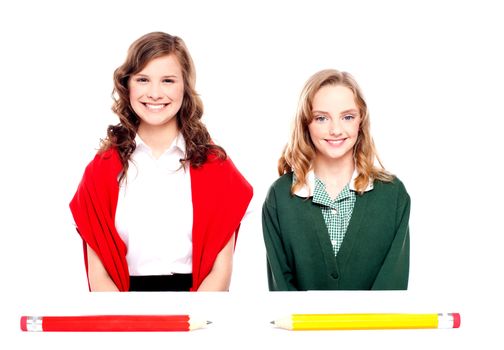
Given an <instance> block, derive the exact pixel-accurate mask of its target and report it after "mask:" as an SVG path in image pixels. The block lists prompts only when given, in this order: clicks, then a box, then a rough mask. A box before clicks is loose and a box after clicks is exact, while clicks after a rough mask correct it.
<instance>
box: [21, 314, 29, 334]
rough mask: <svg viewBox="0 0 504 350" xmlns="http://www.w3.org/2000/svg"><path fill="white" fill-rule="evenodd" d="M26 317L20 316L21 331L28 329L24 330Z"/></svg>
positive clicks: (25, 329)
mask: <svg viewBox="0 0 504 350" xmlns="http://www.w3.org/2000/svg"><path fill="white" fill-rule="evenodd" d="M27 319H28V317H26V316H21V330H22V331H25V332H26V331H27V330H28V329H27V328H26V321H27Z"/></svg>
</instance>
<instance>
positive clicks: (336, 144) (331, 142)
mask: <svg viewBox="0 0 504 350" xmlns="http://www.w3.org/2000/svg"><path fill="white" fill-rule="evenodd" d="M345 140H346V138H345V139H339V140H328V139H325V141H326V142H327V143H328V144H330V145H332V146H339V145H341V144H342V143H343V142H345Z"/></svg>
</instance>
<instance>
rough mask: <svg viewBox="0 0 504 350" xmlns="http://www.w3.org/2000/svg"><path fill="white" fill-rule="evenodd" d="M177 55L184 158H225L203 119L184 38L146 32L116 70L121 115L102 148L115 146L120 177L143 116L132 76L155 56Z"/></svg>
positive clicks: (199, 162) (116, 97) (117, 108)
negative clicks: (133, 95)
mask: <svg viewBox="0 0 504 350" xmlns="http://www.w3.org/2000/svg"><path fill="white" fill-rule="evenodd" d="M172 54H173V55H175V56H176V57H177V59H178V62H179V64H180V66H181V69H182V77H183V81H184V97H183V101H182V105H181V107H180V110H179V111H178V113H177V116H176V118H177V127H178V129H179V131H180V132H181V133H182V136H183V137H184V140H185V142H186V155H185V158H184V159H182V160H181V162H185V161H189V163H190V165H191V166H192V167H199V166H201V165H203V164H204V163H205V162H206V161H207V160H208V157H209V155H210V154H214V155H215V156H217V157H218V158H220V159H226V157H227V155H226V152H225V151H224V149H223V148H222V147H220V146H217V145H214V144H213V143H212V140H211V138H210V134H209V133H208V131H207V129H206V127H205V125H204V124H203V122H202V121H201V117H202V116H203V103H202V102H201V99H200V97H199V96H198V94H197V93H196V90H195V85H196V70H195V67H194V63H193V60H192V58H191V55H190V54H189V51H188V50H187V47H186V45H185V43H184V41H183V40H182V39H181V38H179V37H177V36H173V35H170V34H167V33H163V32H152V33H148V34H145V35H144V36H142V37H140V38H139V39H137V40H136V41H135V42H133V43H132V44H131V46H130V47H129V49H128V54H127V57H126V60H125V62H124V63H123V64H122V65H121V66H119V67H118V68H117V69H116V70H115V71H114V89H113V91H112V98H113V100H114V103H113V105H112V111H113V112H114V113H116V114H117V115H118V117H119V124H117V125H109V126H108V128H107V137H106V138H105V139H104V140H102V142H101V146H100V151H102V152H103V151H106V150H108V149H110V148H112V147H115V148H116V149H117V150H118V152H119V155H120V158H121V162H122V165H123V173H122V175H121V179H122V178H123V177H124V176H125V174H126V172H127V171H128V160H129V158H130V156H131V154H132V153H133V151H134V150H135V148H136V143H135V136H136V133H137V130H138V125H139V124H140V119H139V117H138V116H137V115H136V113H135V112H134V110H133V108H132V107H131V104H130V99H129V80H130V78H131V76H133V75H135V74H137V73H138V72H140V71H141V70H142V69H144V68H145V66H147V64H148V63H149V62H150V61H152V60H153V59H155V58H159V57H163V56H166V55H172Z"/></svg>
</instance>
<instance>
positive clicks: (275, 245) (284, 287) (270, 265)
mask: <svg viewBox="0 0 504 350" xmlns="http://www.w3.org/2000/svg"><path fill="white" fill-rule="evenodd" d="M274 197H275V194H274V189H273V188H272V189H270V191H269V193H268V195H267V197H266V200H265V202H264V204H263V208H262V226H263V235H264V243H265V245H266V254H267V272H268V285H269V289H270V291H296V290H297V288H296V287H295V285H294V283H293V280H294V277H293V273H292V271H291V268H290V267H289V264H288V261H287V256H286V253H285V249H284V244H283V240H282V233H281V230H280V225H279V222H278V212H277V209H276V206H275V204H274V202H275V200H274Z"/></svg>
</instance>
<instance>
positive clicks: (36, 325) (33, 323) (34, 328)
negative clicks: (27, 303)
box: [26, 316, 43, 332]
mask: <svg viewBox="0 0 504 350" xmlns="http://www.w3.org/2000/svg"><path fill="white" fill-rule="evenodd" d="M26 330H27V331H28V332H42V331H43V329H42V317H38V316H31V317H28V318H27V319H26Z"/></svg>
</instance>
